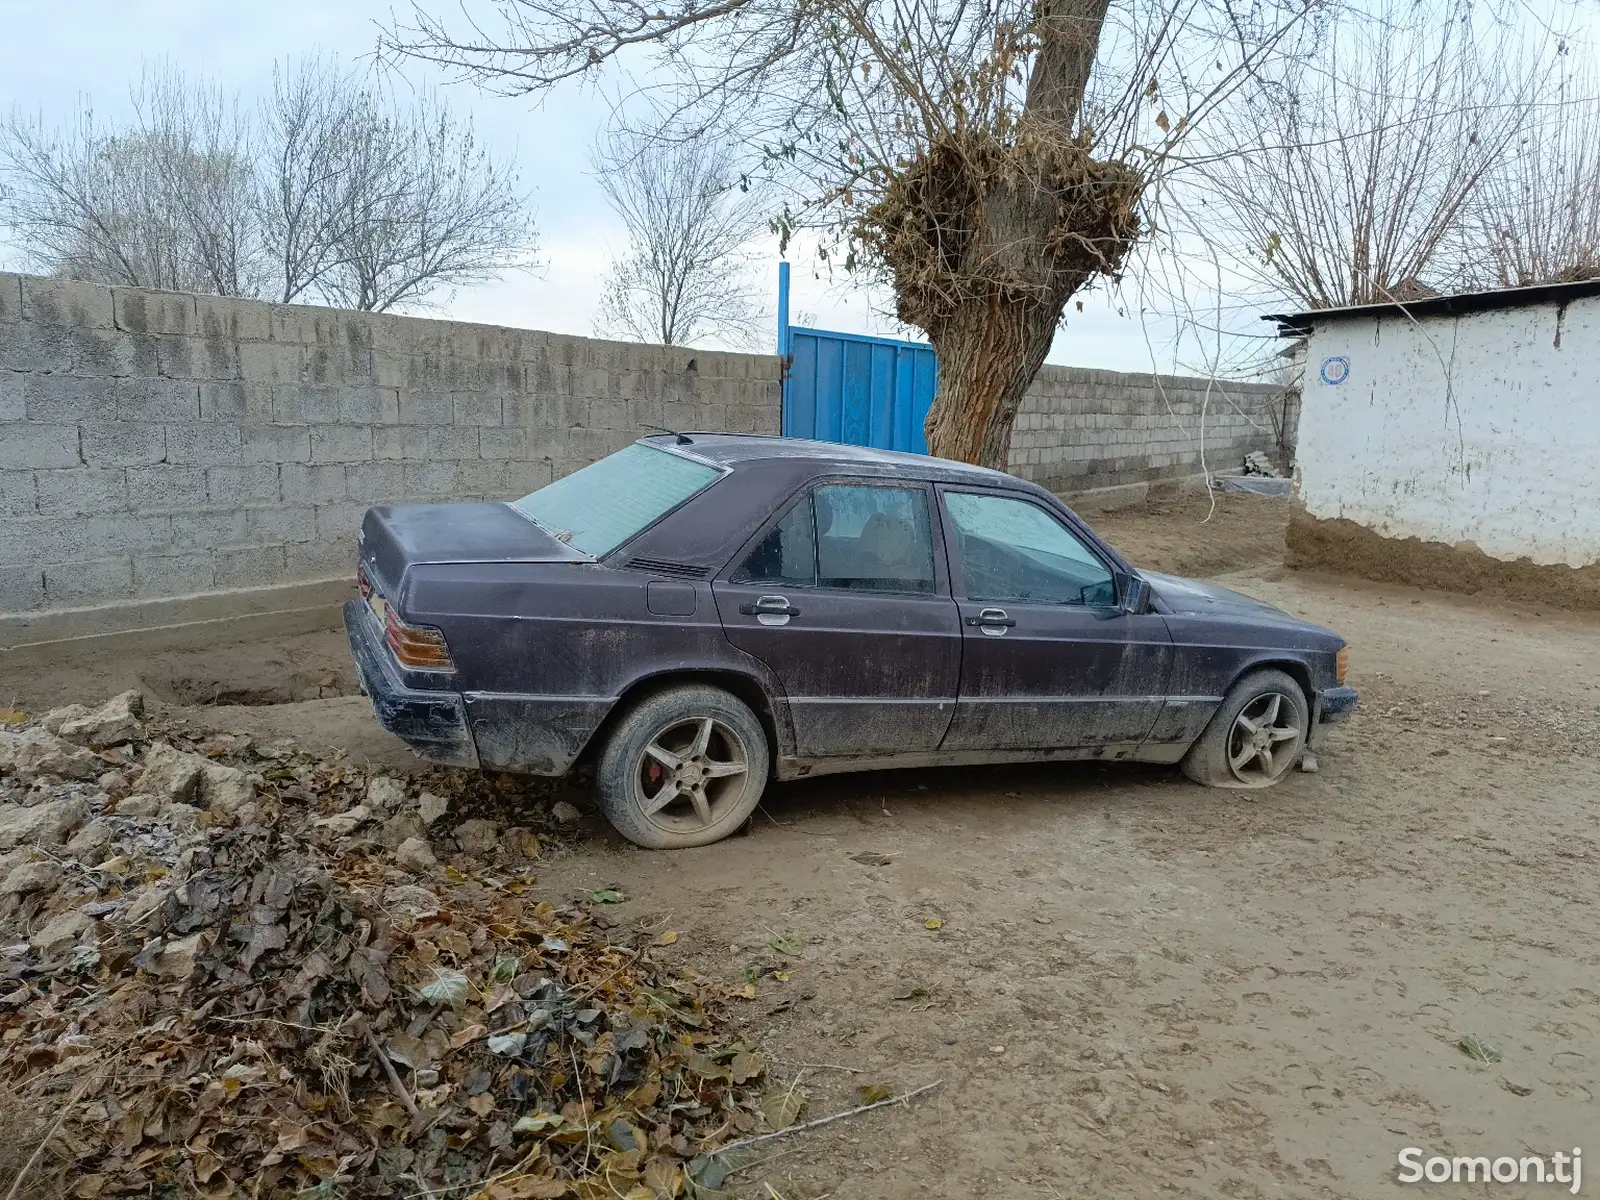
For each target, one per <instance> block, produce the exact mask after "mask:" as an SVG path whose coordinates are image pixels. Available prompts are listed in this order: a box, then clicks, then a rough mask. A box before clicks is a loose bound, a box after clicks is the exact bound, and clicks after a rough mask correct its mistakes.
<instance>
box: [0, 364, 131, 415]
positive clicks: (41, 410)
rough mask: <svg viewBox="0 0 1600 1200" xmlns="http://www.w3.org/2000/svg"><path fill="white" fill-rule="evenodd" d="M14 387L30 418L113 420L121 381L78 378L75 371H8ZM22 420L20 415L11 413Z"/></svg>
mask: <svg viewBox="0 0 1600 1200" xmlns="http://www.w3.org/2000/svg"><path fill="white" fill-rule="evenodd" d="M6 374H7V376H9V378H10V381H11V382H10V384H9V388H10V389H16V390H17V391H19V392H20V393H21V398H22V401H23V410H24V412H23V414H22V415H26V417H27V419H28V420H30V421H45V422H51V423H54V424H63V425H64V424H70V423H71V422H73V421H109V420H113V419H115V417H116V416H117V385H116V383H115V382H113V381H112V380H110V379H78V378H75V377H74V376H71V375H40V374H23V373H20V372H6ZM7 419H8V420H18V419H20V416H16V417H8V418H7Z"/></svg>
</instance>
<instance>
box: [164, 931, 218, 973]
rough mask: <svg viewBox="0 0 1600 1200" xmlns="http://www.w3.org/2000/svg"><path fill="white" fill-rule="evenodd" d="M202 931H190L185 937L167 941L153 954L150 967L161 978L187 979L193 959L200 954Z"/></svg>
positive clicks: (193, 965)
mask: <svg viewBox="0 0 1600 1200" xmlns="http://www.w3.org/2000/svg"><path fill="white" fill-rule="evenodd" d="M204 937H205V934H204V933H203V932H202V933H191V934H190V935H189V936H188V937H186V938H180V939H179V940H178V941H175V942H168V943H167V944H166V945H165V946H164V947H162V949H161V952H160V953H159V954H157V955H156V956H155V959H154V960H153V961H152V962H151V964H150V969H151V970H152V971H154V972H155V974H157V975H159V976H160V977H161V978H162V979H174V980H184V981H187V980H188V979H189V978H190V977H191V976H192V975H193V974H194V968H195V960H196V959H197V958H198V957H199V955H200V950H201V939H202V938H204Z"/></svg>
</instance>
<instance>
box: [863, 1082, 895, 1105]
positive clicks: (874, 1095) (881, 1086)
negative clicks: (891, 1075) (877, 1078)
mask: <svg viewBox="0 0 1600 1200" xmlns="http://www.w3.org/2000/svg"><path fill="white" fill-rule="evenodd" d="M892 1095H894V1089H893V1088H892V1087H890V1086H889V1085H888V1084H886V1083H865V1084H862V1085H861V1086H860V1087H858V1088H857V1089H856V1102H857V1103H858V1104H877V1103H879V1102H881V1101H884V1100H887V1099H888V1098H889V1097H890V1096H892Z"/></svg>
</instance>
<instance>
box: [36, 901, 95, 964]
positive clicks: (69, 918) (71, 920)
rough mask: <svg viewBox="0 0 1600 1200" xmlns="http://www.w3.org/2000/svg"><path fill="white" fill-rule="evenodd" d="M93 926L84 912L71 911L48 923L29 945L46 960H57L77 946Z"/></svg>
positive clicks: (58, 915) (52, 918)
mask: <svg viewBox="0 0 1600 1200" xmlns="http://www.w3.org/2000/svg"><path fill="white" fill-rule="evenodd" d="M93 924H94V922H93V921H91V920H90V919H89V918H88V917H87V916H85V915H84V914H83V913H82V912H80V911H78V910H77V909H69V910H68V911H67V912H64V913H57V914H56V915H55V916H53V917H51V918H50V920H48V921H46V922H45V924H44V927H43V928H42V929H40V930H39V931H38V932H37V933H35V934H34V935H33V936H32V937H30V938H29V939H28V945H29V946H31V947H33V949H34V951H35V952H36V953H38V954H40V955H43V956H44V957H45V958H55V957H57V956H59V955H62V954H65V953H66V952H67V951H68V950H70V949H72V948H73V947H74V946H76V945H77V944H78V941H79V939H80V938H82V937H83V935H84V934H86V933H88V932H89V927H90V926H91V925H93Z"/></svg>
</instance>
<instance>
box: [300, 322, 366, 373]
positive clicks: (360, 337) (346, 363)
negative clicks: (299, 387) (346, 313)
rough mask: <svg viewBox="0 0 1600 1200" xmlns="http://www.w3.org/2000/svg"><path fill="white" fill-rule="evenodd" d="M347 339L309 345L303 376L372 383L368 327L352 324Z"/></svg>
mask: <svg viewBox="0 0 1600 1200" xmlns="http://www.w3.org/2000/svg"><path fill="white" fill-rule="evenodd" d="M344 332H345V335H346V339H345V340H342V341H332V340H330V341H324V342H319V343H317V344H315V345H311V346H307V347H306V353H305V358H304V360H303V361H304V369H303V373H302V374H301V378H302V379H304V380H305V381H306V382H307V383H322V384H351V383H356V384H362V383H372V382H373V378H372V349H371V347H370V344H367V339H366V337H365V335H364V331H362V330H361V329H360V327H359V326H356V325H350V326H347V327H346V329H345V331H344Z"/></svg>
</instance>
